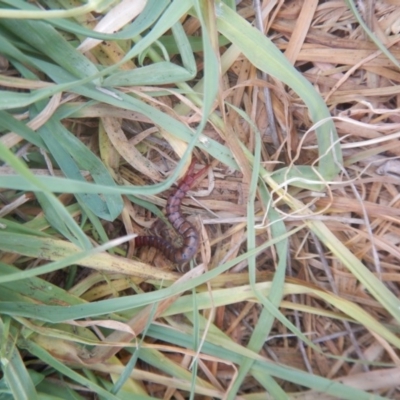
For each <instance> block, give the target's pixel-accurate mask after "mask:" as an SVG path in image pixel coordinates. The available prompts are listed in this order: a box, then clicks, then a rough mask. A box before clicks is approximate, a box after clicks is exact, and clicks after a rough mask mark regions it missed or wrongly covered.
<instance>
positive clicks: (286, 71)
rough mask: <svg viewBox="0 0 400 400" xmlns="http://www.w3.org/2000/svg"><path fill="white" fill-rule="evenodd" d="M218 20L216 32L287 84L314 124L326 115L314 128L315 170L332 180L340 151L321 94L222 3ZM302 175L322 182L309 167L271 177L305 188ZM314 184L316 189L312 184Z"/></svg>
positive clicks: (339, 160)
mask: <svg viewBox="0 0 400 400" xmlns="http://www.w3.org/2000/svg"><path fill="white" fill-rule="evenodd" d="M217 20H218V29H219V31H220V32H221V33H222V34H223V35H224V36H225V37H226V38H228V39H229V40H230V41H231V42H232V43H233V44H234V45H236V46H237V47H238V48H239V49H240V51H241V52H242V53H243V54H244V55H245V56H246V57H247V58H248V59H249V61H251V63H252V64H253V65H254V66H256V67H257V68H259V69H260V70H262V71H264V72H266V73H268V74H270V75H272V76H273V77H275V78H276V79H279V80H281V81H282V82H284V83H286V84H287V85H289V86H290V87H291V88H292V89H293V90H294V91H295V92H296V93H297V94H298V95H299V96H300V97H301V98H302V99H303V101H304V102H305V104H306V105H307V106H308V109H309V113H310V115H311V118H312V120H313V121H314V123H316V122H318V121H321V120H323V119H326V118H328V120H327V122H326V123H324V124H323V125H321V126H320V127H318V128H316V134H317V142H318V152H319V165H318V171H319V173H320V174H321V175H322V177H323V178H324V179H325V180H327V181H330V180H332V179H333V178H334V177H335V176H336V175H337V174H338V172H339V170H340V169H339V167H338V165H337V163H339V164H341V163H342V154H341V149H340V146H339V143H338V142H337V141H338V136H337V133H336V128H335V126H334V124H333V122H332V121H331V120H330V113H329V110H328V108H327V107H326V105H325V103H324V101H323V99H322V97H321V96H320V95H319V94H318V93H317V92H316V91H315V90H314V88H313V86H312V85H311V84H310V82H308V81H307V80H306V79H305V78H304V77H303V76H302V75H301V74H300V73H299V72H297V71H296V69H295V68H294V67H293V66H292V65H291V64H290V63H289V61H288V60H287V59H286V58H285V56H284V55H283V54H282V53H281V51H280V50H279V49H278V48H277V47H276V46H275V45H274V44H273V43H272V42H271V41H270V40H269V39H268V38H267V37H266V36H265V35H263V34H262V33H261V32H260V31H258V30H257V29H255V28H253V27H252V26H251V25H250V24H249V23H248V22H247V21H246V20H244V19H243V18H241V17H240V16H239V15H238V14H236V13H235V12H234V11H232V10H231V9H230V8H229V7H227V6H225V5H224V4H223V3H219V6H217ZM302 175H303V177H304V179H308V180H314V181H321V179H320V177H319V176H318V175H317V174H316V173H315V172H314V171H313V169H312V168H311V167H308V166H303V168H302V169H299V168H296V170H295V171H294V170H290V169H287V168H284V169H282V170H279V171H278V172H277V173H274V175H273V176H274V179H275V180H276V181H277V182H279V183H282V182H284V181H286V180H291V179H293V181H292V182H291V183H292V184H293V185H298V186H305V187H308V186H309V185H308V184H307V183H305V182H301V180H300V179H299V176H302ZM313 187H314V188H315V185H313ZM320 187H322V186H321V185H320Z"/></svg>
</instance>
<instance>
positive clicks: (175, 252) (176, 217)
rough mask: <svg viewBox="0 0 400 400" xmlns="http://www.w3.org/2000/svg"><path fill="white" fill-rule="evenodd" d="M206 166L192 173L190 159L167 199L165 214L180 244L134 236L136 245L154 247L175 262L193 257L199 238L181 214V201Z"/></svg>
mask: <svg viewBox="0 0 400 400" xmlns="http://www.w3.org/2000/svg"><path fill="white" fill-rule="evenodd" d="M207 168H208V167H204V168H203V169H202V170H201V171H199V172H198V173H196V174H193V170H194V161H192V164H191V165H190V167H189V170H188V172H187V174H186V176H185V177H184V178H183V179H182V181H181V182H180V184H179V185H178V188H177V189H176V191H175V192H174V193H172V194H171V195H170V196H169V198H168V200H167V207H166V216H167V218H168V221H169V222H170V223H171V225H172V226H173V228H174V229H175V231H176V232H177V233H178V234H179V235H180V236H181V237H182V240H183V244H182V246H180V247H176V246H174V245H173V244H172V243H170V242H169V241H168V240H165V239H164V238H161V237H159V236H137V237H136V238H135V246H136V247H142V246H150V247H155V248H156V249H158V250H160V251H161V252H162V253H163V254H164V255H165V256H166V257H167V258H168V259H169V260H171V261H172V262H174V263H176V264H184V263H185V262H187V261H190V260H191V259H192V258H193V257H194V255H195V254H196V253H197V250H198V248H199V244H200V238H199V234H198V232H197V230H196V228H195V227H194V226H193V225H192V224H191V223H190V222H189V221H188V220H187V219H186V218H185V217H184V216H183V214H182V211H181V203H182V200H183V198H184V197H185V196H186V193H187V192H188V190H189V189H190V188H191V187H192V185H193V183H194V182H195V181H196V179H197V178H198V177H199V176H200V175H201V174H203V172H204V171H205V170H206V169H207Z"/></svg>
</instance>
